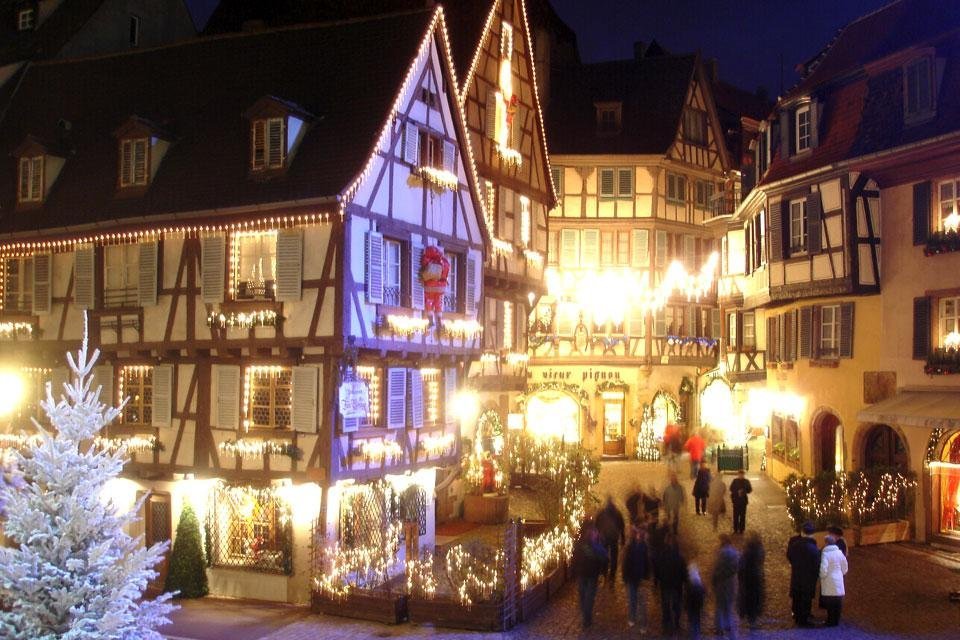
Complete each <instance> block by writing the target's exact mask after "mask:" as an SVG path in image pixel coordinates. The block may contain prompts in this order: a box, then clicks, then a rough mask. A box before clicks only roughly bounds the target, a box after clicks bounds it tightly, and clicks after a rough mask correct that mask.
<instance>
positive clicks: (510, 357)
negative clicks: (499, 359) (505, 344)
mask: <svg viewBox="0 0 960 640" xmlns="http://www.w3.org/2000/svg"><path fill="white" fill-rule="evenodd" d="M504 359H505V360H506V362H507V364H509V365H511V366H514V367H515V366H517V365H521V364H526V363H527V362H529V361H530V354H528V353H519V352H516V351H511V352H510V353H508V354H507V355H506V356H504Z"/></svg>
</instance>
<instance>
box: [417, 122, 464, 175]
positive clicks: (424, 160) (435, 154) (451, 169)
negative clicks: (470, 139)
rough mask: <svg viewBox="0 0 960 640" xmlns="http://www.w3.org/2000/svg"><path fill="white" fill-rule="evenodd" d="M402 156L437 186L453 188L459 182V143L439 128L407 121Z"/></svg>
mask: <svg viewBox="0 0 960 640" xmlns="http://www.w3.org/2000/svg"><path fill="white" fill-rule="evenodd" d="M403 159H404V161H405V162H407V163H409V164H410V165H411V166H412V167H413V170H414V173H417V174H418V175H419V176H420V177H421V178H422V179H423V180H425V181H426V182H429V183H430V184H432V185H433V186H434V187H436V188H437V189H440V190H444V189H448V190H451V191H453V190H455V189H457V188H458V187H459V185H460V178H459V177H458V176H457V147H456V145H455V144H453V143H452V142H450V141H448V140H444V139H443V137H442V136H441V135H440V134H439V133H437V132H436V131H432V130H430V129H421V128H420V127H418V126H417V123H415V122H407V124H406V127H405V128H404V133H403Z"/></svg>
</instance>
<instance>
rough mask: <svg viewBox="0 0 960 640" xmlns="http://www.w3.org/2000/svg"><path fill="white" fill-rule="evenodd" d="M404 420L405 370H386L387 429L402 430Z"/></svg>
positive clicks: (405, 415)
mask: <svg viewBox="0 0 960 640" xmlns="http://www.w3.org/2000/svg"><path fill="white" fill-rule="evenodd" d="M406 418H407V370H406V369H387V428H389V429H400V428H403V426H404V425H405V424H406Z"/></svg>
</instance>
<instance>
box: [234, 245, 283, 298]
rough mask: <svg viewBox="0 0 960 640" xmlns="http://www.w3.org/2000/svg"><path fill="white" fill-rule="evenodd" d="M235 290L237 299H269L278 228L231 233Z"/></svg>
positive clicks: (273, 284)
mask: <svg viewBox="0 0 960 640" xmlns="http://www.w3.org/2000/svg"><path fill="white" fill-rule="evenodd" d="M234 251H235V258H234V259H235V263H234V264H235V266H236V271H235V273H234V278H235V280H234V282H235V284H234V293H235V297H236V299H238V300H263V299H270V300H272V299H273V297H274V293H275V291H274V290H275V288H276V268H277V232H276V231H265V232H252V233H238V234H236V235H235V236H234Z"/></svg>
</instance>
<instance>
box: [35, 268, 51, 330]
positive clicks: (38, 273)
mask: <svg viewBox="0 0 960 640" xmlns="http://www.w3.org/2000/svg"><path fill="white" fill-rule="evenodd" d="M52 266H53V255H52V254H49V253H40V254H37V255H35V256H33V313H34V314H37V315H39V314H41V313H50V306H51V303H52V300H53V299H52V296H51V292H52V289H53V269H52Z"/></svg>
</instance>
